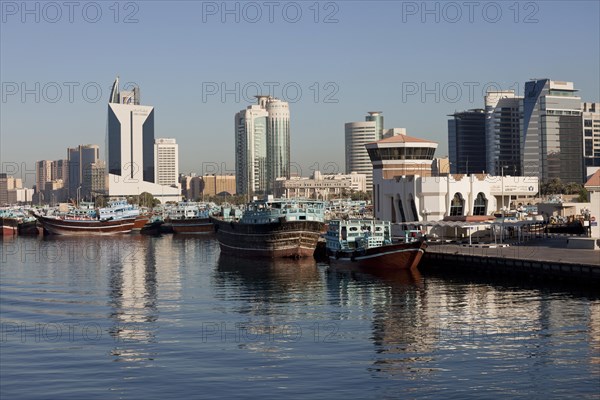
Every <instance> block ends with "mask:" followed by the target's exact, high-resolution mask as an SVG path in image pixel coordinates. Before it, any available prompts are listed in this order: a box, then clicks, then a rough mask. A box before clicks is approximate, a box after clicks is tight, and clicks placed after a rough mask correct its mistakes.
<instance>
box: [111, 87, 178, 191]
mask: <svg viewBox="0 0 600 400" xmlns="http://www.w3.org/2000/svg"><path fill="white" fill-rule="evenodd" d="M107 125H108V126H107V128H108V129H107V137H106V160H107V169H108V175H109V179H108V194H109V196H111V197H118V196H132V195H138V194H140V193H142V192H148V193H150V194H152V195H153V196H154V197H157V198H159V199H160V200H161V201H163V202H164V201H169V200H171V201H178V200H180V199H181V193H180V190H179V189H178V188H173V187H171V186H165V185H158V184H157V183H156V168H155V165H156V160H155V154H154V107H152V106H143V105H140V91H139V88H137V87H136V88H134V89H133V90H131V91H126V90H123V91H121V90H119V78H117V79H116V80H115V82H114V84H113V86H112V90H111V93H110V98H109V102H108V124H107Z"/></svg>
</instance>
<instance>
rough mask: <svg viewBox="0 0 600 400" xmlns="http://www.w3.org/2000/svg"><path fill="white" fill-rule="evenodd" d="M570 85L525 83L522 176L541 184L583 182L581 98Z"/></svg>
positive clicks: (547, 80)
mask: <svg viewBox="0 0 600 400" xmlns="http://www.w3.org/2000/svg"><path fill="white" fill-rule="evenodd" d="M576 91H577V90H575V88H574V87H573V82H561V81H551V80H550V79H538V80H532V81H529V82H526V83H525V98H524V100H523V134H522V137H521V154H522V156H521V157H522V172H523V174H524V175H526V176H537V177H538V178H539V179H540V180H542V181H547V180H549V179H552V178H559V179H560V180H562V181H563V182H565V183H568V182H582V181H583V140H582V139H581V135H582V117H581V98H580V97H578V96H576V95H575V92H576Z"/></svg>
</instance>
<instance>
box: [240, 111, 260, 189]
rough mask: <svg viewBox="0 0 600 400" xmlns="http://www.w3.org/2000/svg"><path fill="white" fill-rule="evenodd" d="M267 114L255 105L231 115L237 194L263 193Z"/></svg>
mask: <svg viewBox="0 0 600 400" xmlns="http://www.w3.org/2000/svg"><path fill="white" fill-rule="evenodd" d="M267 116H268V113H267V110H266V109H265V108H263V107H262V106H261V105H258V104H255V105H251V106H249V107H248V108H247V109H245V110H242V111H240V112H239V113H237V114H236V115H235V177H236V191H237V192H238V193H257V192H265V191H266V190H267Z"/></svg>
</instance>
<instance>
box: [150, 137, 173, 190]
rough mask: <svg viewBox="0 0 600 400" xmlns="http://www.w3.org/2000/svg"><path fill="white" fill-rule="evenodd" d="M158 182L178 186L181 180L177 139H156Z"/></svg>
mask: <svg viewBox="0 0 600 400" xmlns="http://www.w3.org/2000/svg"><path fill="white" fill-rule="evenodd" d="M154 158H155V159H156V167H155V168H156V170H155V172H154V173H155V176H156V183H158V184H159V185H168V186H177V185H178V180H179V147H178V145H177V142H176V141H175V139H166V138H160V139H156V140H155V141H154Z"/></svg>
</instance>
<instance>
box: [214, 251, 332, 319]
mask: <svg viewBox="0 0 600 400" xmlns="http://www.w3.org/2000/svg"><path fill="white" fill-rule="evenodd" d="M213 284H214V288H215V290H216V296H217V298H219V299H221V300H244V301H248V302H249V306H248V307H249V308H248V309H247V310H246V311H247V312H252V308H253V307H252V304H259V303H260V304H264V305H266V306H267V309H263V310H258V313H259V314H264V315H269V314H271V313H270V312H269V309H268V308H269V307H268V306H269V305H272V306H273V307H274V308H276V307H275V304H284V303H294V302H296V301H302V302H309V303H310V302H314V301H316V299H318V298H321V297H322V276H321V272H320V271H319V269H318V268H317V264H316V262H315V261H314V260H313V259H300V260H292V259H275V260H271V259H240V258H236V257H232V256H230V255H225V254H220V256H219V260H218V264H217V269H216V271H215V273H214V275H213ZM299 296H301V297H299ZM239 312H241V313H244V312H245V311H244V310H239Z"/></svg>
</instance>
